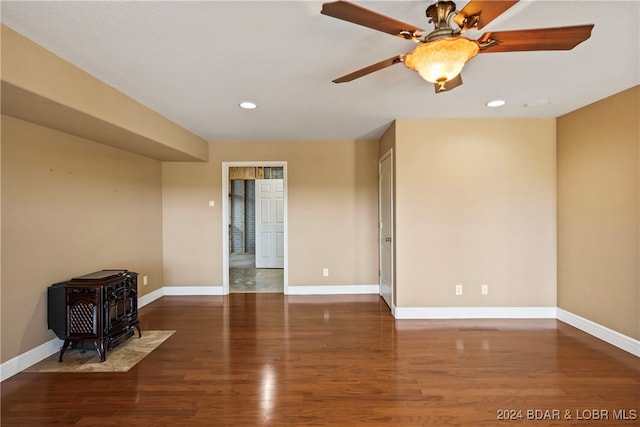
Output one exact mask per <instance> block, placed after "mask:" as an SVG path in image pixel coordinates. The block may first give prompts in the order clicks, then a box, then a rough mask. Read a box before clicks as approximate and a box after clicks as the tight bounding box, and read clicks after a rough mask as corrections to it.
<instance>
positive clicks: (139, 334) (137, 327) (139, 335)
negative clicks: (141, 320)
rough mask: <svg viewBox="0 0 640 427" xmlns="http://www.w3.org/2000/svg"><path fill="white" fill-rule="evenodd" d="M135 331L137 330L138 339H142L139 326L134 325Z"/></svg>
mask: <svg viewBox="0 0 640 427" xmlns="http://www.w3.org/2000/svg"><path fill="white" fill-rule="evenodd" d="M136 329H137V330H138V338H142V332H140V325H136Z"/></svg>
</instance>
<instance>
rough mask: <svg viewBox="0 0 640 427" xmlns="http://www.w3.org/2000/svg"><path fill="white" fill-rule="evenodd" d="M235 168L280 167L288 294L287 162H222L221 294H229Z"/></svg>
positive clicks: (285, 280)
mask: <svg viewBox="0 0 640 427" xmlns="http://www.w3.org/2000/svg"><path fill="white" fill-rule="evenodd" d="M236 167H281V168H282V180H283V186H284V271H283V281H284V283H283V284H284V294H285V295H287V294H288V293H289V219H288V210H289V209H288V203H289V202H288V199H289V197H288V194H287V182H288V181H287V162H286V161H259V162H250V161H245V162H222V294H223V295H228V294H229V225H230V224H229V214H230V210H231V206H229V168H236Z"/></svg>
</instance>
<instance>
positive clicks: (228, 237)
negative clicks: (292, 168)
mask: <svg viewBox="0 0 640 427" xmlns="http://www.w3.org/2000/svg"><path fill="white" fill-rule="evenodd" d="M269 186H271V187H273V189H274V191H275V189H276V188H277V189H278V191H279V193H272V194H269V195H268V196H269V197H266V195H265V194H264V188H267V187H269ZM222 194H223V195H224V197H223V200H222V202H223V207H222V210H223V212H222V215H223V221H222V222H223V239H222V241H223V248H222V254H223V261H222V264H223V294H225V295H226V294H229V293H263V292H271V293H274V292H277V293H285V294H286V293H287V288H288V280H287V269H288V268H287V259H288V244H287V241H288V239H287V164H286V162H281V161H273V162H223V167H222ZM256 219H257V221H256ZM269 221H273V223H270V222H269ZM265 223H266V224H265ZM266 241H273V242H274V245H267V244H265V243H264V242H266ZM276 243H277V244H276ZM272 247H273V250H272V251H271V252H272V253H271V254H269V253H266V252H268V251H269V250H271V248H272ZM275 255H277V261H278V262H276V263H273V262H272V263H269V264H268V265H264V263H262V264H263V265H260V264H261V262H259V263H258V264H256V256H258V260H259V261H262V260H263V259H264V257H265V256H272V257H275Z"/></svg>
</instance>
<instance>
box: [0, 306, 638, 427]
mask: <svg viewBox="0 0 640 427" xmlns="http://www.w3.org/2000/svg"><path fill="white" fill-rule="evenodd" d="M140 320H141V326H142V328H143V331H144V329H148V330H160V329H166V330H175V331H176V333H175V334H174V335H172V336H171V337H170V338H169V339H167V340H166V341H165V342H164V343H162V344H161V345H160V346H159V347H158V348H157V349H156V350H155V351H153V352H152V353H151V354H149V355H148V356H147V357H145V358H144V359H143V360H142V361H141V362H139V363H138V364H137V365H136V366H135V367H134V368H132V369H131V370H130V371H129V372H126V373H122V372H121V373H68V374H61V373H35V372H22V373H20V374H17V375H15V376H13V377H11V378H9V379H8V380H6V381H4V382H3V383H2V387H1V394H2V402H1V403H2V407H1V411H2V417H1V424H2V425H3V426H40V425H50V424H59V425H78V426H110V425H113V426H123V425H127V426H163V425H171V426H182V425H184V426H191V425H203V426H204V425H206V426H211V425H215V426H256V425H274V426H303V425H336V426H365V425H366V426H383V425H384V426H394V425H395V426H413V425H426V426H499V425H512V424H522V425H537V426H571V425H576V426H583V425H586V424H588V425H594V426H601V427H606V426H617V427H619V426H625V425H629V426H635V425H638V424H639V423H640V418H638V417H639V416H640V359H638V358H637V357H635V356H633V355H630V354H628V353H625V352H624V351H622V350H619V349H617V348H615V347H612V346H610V345H609V344H606V343H604V342H602V341H600V340H598V339H596V338H594V337H591V336H589V335H587V334H585V333H583V332H581V331H579V330H577V329H575V328H572V327H570V326H568V325H566V324H563V323H562V322H559V321H555V320H548V319H546V320H545V319H542V320H526V319H518V320H491V319H482V320H431V321H427V320H406V321H404V320H395V319H394V318H393V317H392V316H391V314H390V313H389V310H388V308H387V307H386V306H385V304H384V302H383V301H382V300H380V299H379V297H377V296H372V295H360V296H326V297H325V296H304V297H288V296H284V295H282V294H232V295H229V296H224V297H223V296H211V297H163V298H161V299H159V300H157V301H154V302H153V303H151V304H149V305H147V306H145V307H144V308H142V309H141V310H140ZM545 413H548V414H547V415H548V417H549V418H547V419H544V418H540V419H537V418H536V417H538V416H540V417H544V416H545ZM518 414H520V415H521V418H515V419H510V417H517V416H518ZM556 415H558V417H559V419H558V418H556ZM505 417H506V419H505ZM586 417H588V418H586ZM594 417H599V418H597V419H594ZM625 417H626V418H627V419H624V418H625ZM500 418H503V419H500Z"/></svg>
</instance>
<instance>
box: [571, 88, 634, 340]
mask: <svg viewBox="0 0 640 427" xmlns="http://www.w3.org/2000/svg"><path fill="white" fill-rule="evenodd" d="M639 156H640V86H636V87H634V88H632V89H629V90H626V91H624V92H622V93H620V94H617V95H614V96H611V97H609V98H606V99H604V100H601V101H599V102H596V103H595V104H592V105H589V106H587V107H584V108H581V109H580V110H577V111H574V112H572V113H570V114H567V115H565V116H562V117H560V118H558V306H559V307H560V308H562V309H564V310H567V311H569V312H571V313H574V314H577V315H579V316H582V317H585V318H587V319H589V320H591V321H593V322H596V323H598V324H600V325H603V326H606V327H608V328H610V329H613V330H615V331H617V332H620V333H622V334H625V335H627V336H629V337H632V338H635V339H640V273H639V265H640V248H639V240H640V237H639V233H640V226H639V225H640V207H639V200H640V174H639V170H640V157H639Z"/></svg>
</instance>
